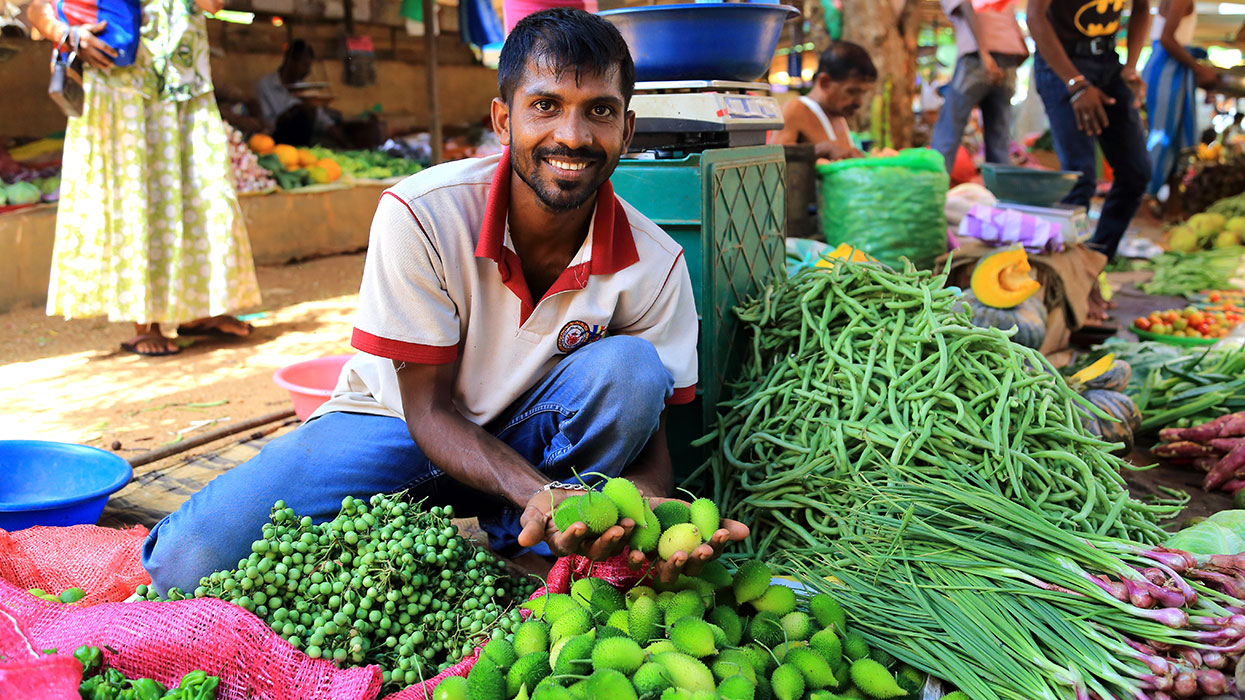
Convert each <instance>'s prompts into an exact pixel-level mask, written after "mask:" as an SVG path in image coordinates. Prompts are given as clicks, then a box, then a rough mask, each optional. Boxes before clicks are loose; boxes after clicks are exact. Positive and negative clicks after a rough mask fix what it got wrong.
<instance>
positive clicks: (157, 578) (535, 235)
mask: <svg viewBox="0 0 1245 700" xmlns="http://www.w3.org/2000/svg"><path fill="white" fill-rule="evenodd" d="M634 84H635V68H634V64H633V63H632V60H631V55H630V53H629V51H628V49H627V44H626V43H625V42H624V41H623V39H622V36H621V35H620V34H619V33H618V30H617V29H615V28H614V26H613V25H612V24H610V23H609V22H607V21H605V20H604V19H601V18H599V17H596V16H595V15H591V14H588V13H586V12H583V11H581V10H570V9H555V10H548V11H543V12H539V13H536V14H533V15H529V16H528V17H526V18H525V19H523V20H522V21H521V22H519V24H518V25H516V26H515V28H514V31H513V32H512V33H511V34H510V36H509V37H508V39H507V40H506V44H505V46H504V47H503V49H502V53H501V58H500V66H499V69H498V87H499V91H500V93H501V97H500V98H498V99H495V100H494V101H493V104H492V121H493V128H494V130H495V132H496V133H497V135H498V138H499V139H500V140H501V143H502V144H503V145H504V146H506V147H507V149H506V152H505V153H503V154H502V155H500V156H492V157H489V158H481V159H469V160H463V161H457V162H453V163H447V164H444V165H440V166H437V167H434V168H430V169H428V170H425V171H423V172H421V173H419V174H417V175H415V176H412V177H410V178H407V179H406V180H403V181H402V182H401V183H399V184H397V185H395V186H394V187H392V188H390V189H389V190H386V191H385V193H384V194H383V195H382V196H381V199H380V202H379V203H378V205H377V208H376V215H375V218H374V219H373V221H372V230H371V236H370V241H369V245H368V254H367V261H366V264H365V267H364V271H363V282H362V285H361V287H360V292H359V310H358V316H357V319H356V322H355V329H354V333H353V336H352V338H351V344H352V345H353V346H354V347H355V348H357V349H359V350H360V351H361V353H360V354H359V355H357V356H355V357H354V358H353V359H352V360H351V361H350V362H349V363H348V364H347V365H346V367H345V368H344V370H343V372H342V375H341V378H340V379H339V381H338V385H337V388H336V390H335V391H334V393H333V397H332V398H331V399H330V400H329V401H328V402H327V403H326V404H325V405H324V406H323V407H321V408H320V409H319V410H318V411H317V412H316V413H315V414H314V415H313V416H312V417H311V418H310V419H309V420H308V421H307V423H306V424H304V425H302V426H300V427H299V428H298V429H296V430H294V431H293V432H291V433H289V434H287V435H284V436H282V437H280V438H278V439H276V440H274V441H273V442H272V443H270V444H269V445H267V446H266V447H265V448H264V449H263V450H262V451H261V452H260V454H259V455H257V456H256V457H255V458H254V459H252V460H251V461H249V462H247V463H245V464H243V465H240V466H238V467H237V468H235V469H233V470H231V471H229V472H227V473H225V474H223V475H222V476H220V477H218V478H217V479H215V480H214V481H212V482H211V483H210V484H208V486H207V487H206V488H204V489H203V490H202V491H201V492H199V493H197V494H195V495H194V496H193V497H192V498H191V499H190V500H189V501H187V502H186V503H185V504H184V505H183V506H182V507H181V508H180V509H179V510H178V511H177V512H175V513H173V514H171V515H169V516H168V517H166V518H165V519H164V520H162V521H160V522H159V523H158V524H157V525H156V526H155V528H154V529H153V530H152V531H151V534H150V535H149V536H148V538H147V542H146V543H145V546H144V548H143V565H144V567H145V568H146V569H147V571H148V573H150V574H151V577H152V581H153V583H154V585H155V587H156V589H157V590H158V591H161V592H164V591H167V590H168V589H169V588H170V587H173V586H176V587H179V588H182V589H183V590H191V589H193V588H194V587H195V586H197V585H198V581H199V579H200V578H201V577H202V576H205V575H207V574H210V573H211V572H213V571H216V570H223V569H231V568H233V567H234V566H235V565H236V563H237V561H238V560H239V559H241V558H243V557H245V556H246V555H247V553H248V552H249V551H250V542H251V541H252V540H253V539H255V537H256V536H257V534H258V533H259V532H260V528H261V526H262V524H263V523H264V522H266V521H267V516H268V512H269V510H270V508H271V507H272V504H273V503H274V502H275V501H277V500H278V499H283V500H284V501H285V502H286V504H287V505H288V506H289V507H291V508H293V509H294V510H295V511H297V512H299V513H301V514H305V515H310V516H311V517H312V518H313V519H314V520H315V521H317V522H321V521H324V520H328V519H330V518H332V517H333V516H334V515H336V513H337V511H338V509H339V508H340V505H341V501H342V499H343V498H344V497H346V496H356V497H368V496H370V495H372V494H375V493H387V492H394V491H400V490H406V491H408V492H409V493H410V495H411V497H412V498H414V499H424V498H426V499H428V500H429V502H430V505H437V504H440V505H446V504H448V505H452V506H453V507H454V510H455V512H456V513H457V514H459V515H473V516H477V517H478V518H479V519H480V524H481V526H482V527H483V529H484V530H485V531H486V532H487V533H488V535H489V539H490V543H491V545H492V548H493V550H494V551H495V552H497V553H499V554H501V555H504V556H513V555H517V554H520V553H523V552H526V551H527V550H529V549H532V548H538V547H539V549H537V551H538V553H550V552H551V553H554V554H567V553H580V554H584V555H587V556H590V557H593V558H598V559H599V558H603V557H607V556H610V555H612V554H615V553H617V552H619V551H621V550H622V548H623V545H624V544H625V543H626V541H627V538H628V537H629V535H630V531H631V529H632V528H633V527H634V525H635V524H634V523H633V522H631V521H630V520H623V521H622V522H621V523H620V524H619V525H617V526H614V527H612V528H610V529H609V530H608V531H607V532H605V533H604V534H603V535H601V536H600V537H599V538H595V539H593V538H589V537H587V536H586V534H585V533H586V527H585V526H584V524H583V523H575V524H574V525H571V526H570V527H568V528H567V529H566V531H564V532H562V531H559V530H558V529H557V528H556V527H554V525H553V523H552V519H551V518H550V512H551V510H552V508H553V506H554V505H555V504H556V503H557V502H558V501H559V500H561V498H563V497H565V496H566V495H567V494H568V491H567V490H566V489H565V488H563V487H564V486H565V484H564V483H563V482H565V481H570V480H571V479H572V478H573V473H574V472H578V473H580V474H586V473H588V472H596V473H599V474H606V475H618V474H619V473H622V472H624V471H625V473H626V476H627V477H628V478H630V479H631V480H632V481H633V482H634V483H635V484H636V486H637V487H638V488H639V489H640V491H641V492H642V493H643V494H644V495H646V496H649V497H650V499H651V500H652V501H653V502H656V501H658V500H661V498H662V497H664V496H666V495H667V493H669V491H670V490H671V485H672V484H671V474H672V469H671V464H670V455H669V453H668V451H667V449H666V434H665V428H664V425H665V406H666V405H669V404H675V403H683V402H687V401H690V400H691V399H692V397H693V395H694V392H695V383H696V333H697V327H698V323H697V319H696V309H695V307H694V305H693V301H692V288H691V281H690V278H689V276H688V271H687V265H686V263H685V261H684V259H683V251H682V250H681V249H680V248H679V246H678V245H677V244H675V243H674V241H673V240H671V239H670V237H669V236H667V235H666V234H665V233H664V232H663V231H662V230H661V229H660V228H658V227H657V226H656V225H655V224H653V223H652V222H651V221H649V220H648V219H647V218H645V217H644V216H643V215H642V214H640V213H639V212H638V211H636V210H635V209H634V208H633V207H631V206H630V205H628V204H627V203H625V202H623V201H622V200H620V199H618V198H617V197H616V196H614V192H613V189H612V188H611V187H610V184H609V177H610V175H611V174H612V173H613V171H614V168H615V167H616V166H617V164H618V160H619V158H620V157H621V156H622V154H623V153H624V152H625V151H626V148H627V144H628V142H629V141H630V139H631V136H632V133H633V129H634V124H635V114H634V113H633V112H631V111H629V110H628V102H629V101H630V98H631V93H632V90H633V88H634ZM747 533H748V529H747V528H746V527H745V526H743V525H742V524H740V523H736V522H733V521H723V527H722V529H720V530H718V531H717V532H715V533H713V534H712V537H711V539H710V541H709V542H708V543H707V544H702V545H700V546H699V547H697V548H696V549H695V551H692V552H679V553H676V554H675V555H674V556H672V557H671V558H670V559H669V560H668V561H664V562H657V571H658V575H659V576H660V577H661V578H663V579H664V580H672V579H673V578H674V577H676V576H677V575H678V574H679V572H680V571H684V572H686V573H691V574H694V573H696V572H697V571H698V570H699V568H700V566H701V565H703V563H704V562H705V561H708V560H709V559H712V558H714V557H716V556H717V555H718V554H720V553H721V551H722V548H723V547H724V546H725V544H726V543H727V542H728V541H730V540H740V539H743V538H744V537H746V536H747ZM631 556H632V560H631V562H632V563H633V564H635V565H638V564H640V563H642V562H643V558H644V555H643V554H642V553H640V552H633V553H632V555H631Z"/></svg>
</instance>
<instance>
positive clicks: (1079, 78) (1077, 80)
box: [1068, 74, 1089, 92]
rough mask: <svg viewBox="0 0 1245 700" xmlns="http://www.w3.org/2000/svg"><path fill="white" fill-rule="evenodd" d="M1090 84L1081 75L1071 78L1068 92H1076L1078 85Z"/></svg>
mask: <svg viewBox="0 0 1245 700" xmlns="http://www.w3.org/2000/svg"><path fill="white" fill-rule="evenodd" d="M1088 82H1089V81H1088V80H1086V79H1085V76H1083V75H1079V74H1078V75H1074V76H1072V77H1071V78H1068V92H1075V91H1076V88H1077V86H1078V85H1080V84H1082V83H1088Z"/></svg>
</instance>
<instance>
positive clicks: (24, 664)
mask: <svg viewBox="0 0 1245 700" xmlns="http://www.w3.org/2000/svg"><path fill="white" fill-rule="evenodd" d="M81 683H82V664H80V663H78V660H77V659H75V658H73V656H72V655H71V654H55V655H51V656H49V655H47V654H44V653H42V649H40V648H39V647H38V646H37V645H35V644H34V643H33V642H32V641H31V640H30V638H29V637H28V636H27V634H26V630H25V628H24V627H23V625H22V624H21V623H20V622H18V619H17V615H15V614H14V613H13V611H12V610H10V609H9V608H8V607H6V606H5V605H3V604H0V698H40V700H79V698H78V685H79V684H81Z"/></svg>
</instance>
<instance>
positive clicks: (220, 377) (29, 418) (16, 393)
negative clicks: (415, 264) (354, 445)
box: [0, 253, 363, 466]
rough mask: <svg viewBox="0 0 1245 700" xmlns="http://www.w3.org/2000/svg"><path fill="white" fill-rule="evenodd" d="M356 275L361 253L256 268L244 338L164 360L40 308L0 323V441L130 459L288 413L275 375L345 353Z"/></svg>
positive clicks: (123, 328)
mask: <svg viewBox="0 0 1245 700" xmlns="http://www.w3.org/2000/svg"><path fill="white" fill-rule="evenodd" d="M362 272H363V254H362V253H358V254H354V255H340V256H334V257H329V258H322V259H318V260H312V261H308V262H301V263H295V264H290V265H282V266H276V267H261V268H259V270H258V274H259V282H260V287H261V289H262V292H263V306H262V307H260V308H259V309H256V310H252V312H253V313H254V317H253V318H251V317H248V318H249V320H250V322H251V323H252V324H253V325H254V326H255V331H254V333H252V335H251V337H249V338H246V339H241V340H211V339H196V340H194V342H193V343H192V344H190V345H189V346H188V347H186V348H184V349H183V350H182V352H181V353H179V354H177V355H172V356H169V357H139V356H137V355H133V354H130V353H127V352H124V351H122V350H121V349H120V347H119V345H120V343H121V341H123V340H126V339H128V338H129V337H130V336H131V335H133V326H132V325H130V324H126V323H109V322H108V321H106V320H105V319H81V320H70V321H66V320H64V319H62V318H59V317H49V316H47V315H45V314H44V312H43V309H42V308H21V309H15V310H13V311H10V312H9V313H5V314H0V331H2V332H3V334H4V337H5V341H4V342H3V343H0V405H3V406H4V410H3V411H2V412H0V439H15V438H28V439H29V438H35V439H44V440H57V441H64V442H76V443H83V444H88V445H94V446H96V447H102V448H104V449H113V448H114V447H116V449H115V451H116V452H117V453H118V454H120V455H121V456H123V457H126V458H127V459H130V458H133V456H134V455H138V454H141V453H144V452H148V451H150V450H153V449H156V448H158V447H162V446H166V445H171V444H176V443H177V442H179V441H185V440H189V439H191V438H193V437H194V436H195V435H198V434H201V433H203V432H206V431H208V430H212V429H215V428H218V427H221V426H224V425H227V424H228V423H229V422H236V421H241V420H245V419H248V418H255V417H258V416H262V415H265V414H270V413H273V412H275V411H280V410H283V409H287V408H292V404H291V403H290V398H289V394H288V393H287V392H286V391H285V390H284V389H282V388H280V387H278V386H277V385H276V384H274V383H273V381H272V374H273V372H274V371H276V370H277V369H279V368H281V367H283V366H285V365H288V364H291V363H293V362H297V361H300V360H305V359H310V358H314V357H320V356H324V355H333V354H340V353H348V352H351V349H350V331H351V328H352V324H353V319H354V311H355V305H356V301H357V298H358V289H359V279H360V277H361V275H362ZM235 439H236V438H235ZM118 443H119V447H117V444H118ZM203 449H206V448H200V449H199V450H196V451H202V450H203ZM186 454H193V452H187V453H186ZM181 456H183V457H184V456H185V455H181ZM153 466H154V465H153Z"/></svg>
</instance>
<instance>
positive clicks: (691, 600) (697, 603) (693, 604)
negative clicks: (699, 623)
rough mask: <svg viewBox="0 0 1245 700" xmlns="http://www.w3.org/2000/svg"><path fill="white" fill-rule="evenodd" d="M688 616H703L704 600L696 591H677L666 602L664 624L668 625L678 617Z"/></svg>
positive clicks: (672, 623) (677, 619)
mask: <svg viewBox="0 0 1245 700" xmlns="http://www.w3.org/2000/svg"><path fill="white" fill-rule="evenodd" d="M689 616H691V617H697V618H703V617H704V616H705V604H704V601H703V600H702V599H701V597H700V594H699V593H697V592H696V591H679V592H678V593H675V594H674V597H673V598H671V599H670V602H669V603H667V604H666V612H665V620H664V621H665V624H666V626H667V627H670V626H672V625H674V623H675V622H678V621H679V619H681V618H684V617H689Z"/></svg>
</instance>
